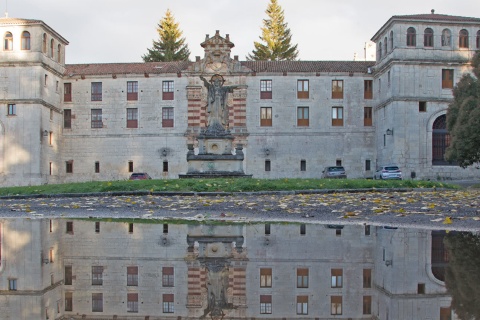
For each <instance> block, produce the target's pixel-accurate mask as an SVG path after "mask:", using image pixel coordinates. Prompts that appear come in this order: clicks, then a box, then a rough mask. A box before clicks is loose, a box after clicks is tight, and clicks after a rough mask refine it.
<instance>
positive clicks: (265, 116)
mask: <svg viewBox="0 0 480 320" xmlns="http://www.w3.org/2000/svg"><path fill="white" fill-rule="evenodd" d="M260 126H261V127H271V126H272V108H271V107H262V108H260Z"/></svg>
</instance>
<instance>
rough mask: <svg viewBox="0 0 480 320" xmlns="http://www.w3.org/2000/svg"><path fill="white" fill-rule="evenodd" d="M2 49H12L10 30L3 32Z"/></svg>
mask: <svg viewBox="0 0 480 320" xmlns="http://www.w3.org/2000/svg"><path fill="white" fill-rule="evenodd" d="M3 50H5V51H12V50H13V36H12V33H11V32H6V33H5V38H4V44H3Z"/></svg>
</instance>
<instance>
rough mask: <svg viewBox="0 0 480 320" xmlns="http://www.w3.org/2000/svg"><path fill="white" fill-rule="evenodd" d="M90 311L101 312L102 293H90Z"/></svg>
mask: <svg viewBox="0 0 480 320" xmlns="http://www.w3.org/2000/svg"><path fill="white" fill-rule="evenodd" d="M92 312H103V293H92Z"/></svg>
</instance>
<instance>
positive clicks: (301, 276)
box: [297, 268, 308, 288]
mask: <svg viewBox="0 0 480 320" xmlns="http://www.w3.org/2000/svg"><path fill="white" fill-rule="evenodd" d="M297 288H308V269H307V268H298V269H297Z"/></svg>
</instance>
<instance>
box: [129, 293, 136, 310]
mask: <svg viewBox="0 0 480 320" xmlns="http://www.w3.org/2000/svg"><path fill="white" fill-rule="evenodd" d="M127 312H138V293H127Z"/></svg>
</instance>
